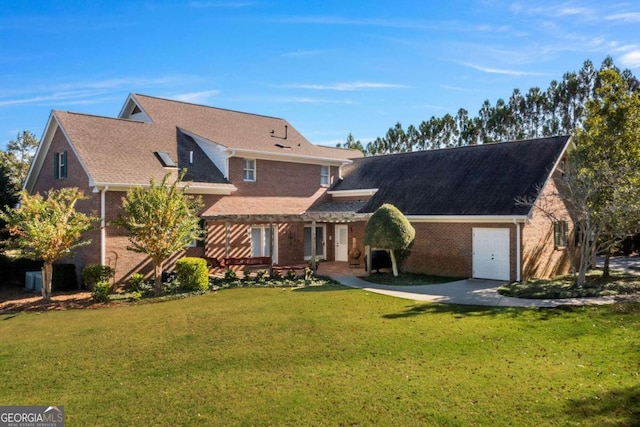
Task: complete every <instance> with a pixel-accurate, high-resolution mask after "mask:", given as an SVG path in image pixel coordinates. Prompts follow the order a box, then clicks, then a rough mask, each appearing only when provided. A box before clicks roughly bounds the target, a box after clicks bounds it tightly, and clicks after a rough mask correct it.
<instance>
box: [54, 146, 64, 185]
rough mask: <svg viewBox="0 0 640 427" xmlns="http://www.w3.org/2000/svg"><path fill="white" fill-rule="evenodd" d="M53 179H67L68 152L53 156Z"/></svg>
mask: <svg viewBox="0 0 640 427" xmlns="http://www.w3.org/2000/svg"><path fill="white" fill-rule="evenodd" d="M53 177H54V178H55V179H62V178H66V177H67V152H66V151H62V152H60V153H54V154H53Z"/></svg>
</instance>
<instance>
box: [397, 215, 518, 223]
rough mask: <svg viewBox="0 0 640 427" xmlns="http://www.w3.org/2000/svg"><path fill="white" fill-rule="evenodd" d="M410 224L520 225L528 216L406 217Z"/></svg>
mask: <svg viewBox="0 0 640 427" xmlns="http://www.w3.org/2000/svg"><path fill="white" fill-rule="evenodd" d="M405 216H406V217H407V219H408V220H409V221H410V222H462V223H474V222H475V223H485V224H486V223H500V224H508V223H519V224H524V223H525V222H526V221H527V220H528V219H529V217H528V215H516V216H502V215H405Z"/></svg>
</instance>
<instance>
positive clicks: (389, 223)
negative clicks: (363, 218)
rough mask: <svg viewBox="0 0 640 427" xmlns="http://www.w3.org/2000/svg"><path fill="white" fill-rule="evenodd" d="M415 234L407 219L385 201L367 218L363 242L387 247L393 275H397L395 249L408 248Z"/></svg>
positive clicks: (382, 247)
mask: <svg viewBox="0 0 640 427" xmlns="http://www.w3.org/2000/svg"><path fill="white" fill-rule="evenodd" d="M415 236H416V230H415V229H414V228H413V226H412V225H411V223H410V222H409V220H408V219H407V218H406V217H405V216H404V215H403V214H402V212H400V210H399V209H398V208H396V207H395V206H393V205H391V204H388V203H385V204H383V205H382V206H380V207H379V208H378V209H377V210H376V211H375V212H374V213H373V215H371V218H369V222H367V226H366V227H365V229H364V244H365V245H367V246H372V247H376V248H381V249H388V250H389V254H390V256H391V266H392V268H393V275H394V276H398V264H397V262H396V256H395V251H401V250H405V249H408V248H409V247H410V246H411V245H412V244H413V240H414V238H415Z"/></svg>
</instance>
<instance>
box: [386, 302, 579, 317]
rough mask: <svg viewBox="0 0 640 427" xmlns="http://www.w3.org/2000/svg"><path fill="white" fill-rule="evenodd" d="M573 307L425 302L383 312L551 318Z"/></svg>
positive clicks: (404, 314)
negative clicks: (535, 315) (398, 310)
mask: <svg viewBox="0 0 640 427" xmlns="http://www.w3.org/2000/svg"><path fill="white" fill-rule="evenodd" d="M575 309H576V308H574V307H557V308H527V307H490V306H480V305H461V304H440V303H426V304H418V305H410V306H407V307H406V309H405V310H404V311H402V312H400V313H390V314H384V315H383V316H382V317H383V318H385V319H403V318H407V317H414V316H421V315H424V314H434V313H438V314H442V313H449V314H452V315H453V316H454V317H458V318H462V317H470V316H498V315H500V316H505V315H506V316H510V317H518V316H521V315H527V316H530V315H531V313H536V314H537V315H538V319H539V320H549V319H551V318H555V317H560V316H563V315H565V314H568V313H571V312H573V311H574V310H575Z"/></svg>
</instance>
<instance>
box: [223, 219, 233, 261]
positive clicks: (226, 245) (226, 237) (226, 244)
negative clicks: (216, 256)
mask: <svg viewBox="0 0 640 427" xmlns="http://www.w3.org/2000/svg"><path fill="white" fill-rule="evenodd" d="M224 228H225V234H224V256H225V258H229V236H230V235H231V224H229V221H225V222H224Z"/></svg>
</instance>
